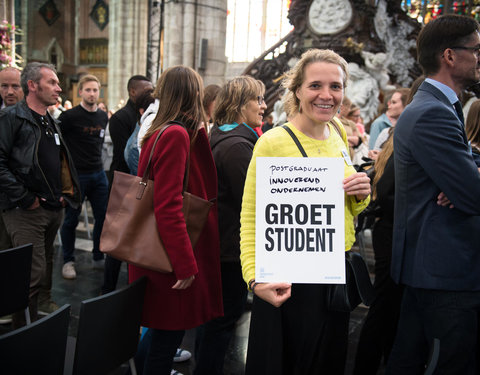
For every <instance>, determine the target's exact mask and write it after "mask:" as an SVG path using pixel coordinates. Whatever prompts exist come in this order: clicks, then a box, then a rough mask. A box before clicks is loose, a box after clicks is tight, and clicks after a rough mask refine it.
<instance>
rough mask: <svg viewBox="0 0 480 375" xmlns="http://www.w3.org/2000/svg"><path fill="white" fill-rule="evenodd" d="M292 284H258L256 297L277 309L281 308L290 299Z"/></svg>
mask: <svg viewBox="0 0 480 375" xmlns="http://www.w3.org/2000/svg"><path fill="white" fill-rule="evenodd" d="M291 293H292V284H289V283H257V284H256V286H255V295H256V296H258V297H260V298H261V299H263V300H264V301H266V302H268V303H270V304H271V305H273V306H275V307H280V306H281V305H283V303H284V302H285V301H286V300H287V299H289V298H290V296H291Z"/></svg>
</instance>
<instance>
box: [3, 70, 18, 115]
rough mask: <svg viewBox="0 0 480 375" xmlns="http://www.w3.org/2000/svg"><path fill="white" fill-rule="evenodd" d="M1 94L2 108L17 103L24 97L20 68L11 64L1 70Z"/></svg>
mask: <svg viewBox="0 0 480 375" xmlns="http://www.w3.org/2000/svg"><path fill="white" fill-rule="evenodd" d="M0 96H1V98H2V104H1V108H5V107H8V106H11V105H15V104H17V103H18V102H19V101H20V100H22V99H23V90H22V86H21V85H20V70H18V69H17V68H14V67H11V66H9V67H6V68H4V69H2V70H1V71H0Z"/></svg>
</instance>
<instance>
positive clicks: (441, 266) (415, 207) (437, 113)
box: [392, 82, 480, 291]
mask: <svg viewBox="0 0 480 375" xmlns="http://www.w3.org/2000/svg"><path fill="white" fill-rule="evenodd" d="M394 148H395V153H394V154H395V155H394V157H395V212H394V232H393V254H392V277H393V279H394V280H395V281H396V282H397V283H403V284H406V285H409V286H412V287H417V288H426V289H439V290H457V291H462V290H464V291H473V290H480V216H479V215H480V173H479V172H478V170H477V166H476V165H475V163H474V161H473V157H472V155H471V153H470V151H469V147H468V142H467V136H466V134H465V129H464V126H463V124H462V123H461V121H460V120H459V119H458V117H457V115H456V112H455V109H454V108H453V105H452V104H451V103H450V102H449V101H448V99H447V97H446V96H445V95H444V94H443V93H442V92H441V91H440V90H438V89H437V88H436V87H434V86H433V85H431V84H429V83H427V82H424V83H423V84H422V85H421V86H420V88H419V90H418V92H417V94H416V95H415V97H414V99H413V101H412V103H411V104H409V105H408V106H407V107H406V109H405V111H404V112H403V113H402V115H401V116H400V118H399V120H398V122H397V125H396V129H395V134H394ZM440 192H444V193H445V194H446V195H447V197H448V198H449V199H450V201H451V202H452V204H453V205H454V206H455V208H453V209H450V208H448V207H442V206H439V205H437V203H436V201H437V196H438V194H439V193H440Z"/></svg>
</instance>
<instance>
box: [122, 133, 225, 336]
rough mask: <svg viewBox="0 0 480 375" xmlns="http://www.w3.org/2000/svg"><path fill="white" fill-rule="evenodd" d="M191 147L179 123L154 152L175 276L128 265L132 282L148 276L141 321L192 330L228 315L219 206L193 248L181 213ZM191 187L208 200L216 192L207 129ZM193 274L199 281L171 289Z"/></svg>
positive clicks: (157, 201)
mask: <svg viewBox="0 0 480 375" xmlns="http://www.w3.org/2000/svg"><path fill="white" fill-rule="evenodd" d="M155 137H156V134H154V135H153V136H152V137H150V139H149V140H148V141H147V143H146V144H145V145H144V146H143V148H142V152H141V155H140V160H139V164H138V175H139V176H143V173H144V171H145V169H146V167H147V162H148V157H149V155H150V151H151V149H152V146H153V142H154V140H155ZM189 147H190V138H189V135H188V133H187V131H186V130H185V129H184V128H183V127H182V126H180V125H172V126H171V127H169V128H168V129H167V130H165V132H164V133H163V134H162V136H161V137H160V139H159V141H158V143H157V145H156V147H155V151H154V154H153V159H152V163H153V165H152V176H151V177H153V180H154V181H155V183H154V206H155V217H156V219H157V223H158V231H159V233H160V237H161V238H162V241H163V244H164V246H165V249H166V251H167V253H168V255H169V257H170V261H171V263H172V267H173V274H162V273H160V272H155V271H151V270H147V269H144V268H141V267H137V266H133V265H129V278H130V282H132V281H134V280H136V279H138V278H139V277H141V276H143V275H146V276H147V277H148V283H147V289H146V293H145V301H144V306H143V319H142V325H143V326H145V327H150V328H156V329H165V330H183V329H190V328H194V327H197V326H199V325H201V324H203V323H205V322H207V321H209V320H211V319H214V318H216V317H219V316H222V315H223V306H222V287H221V278H220V245H219V236H218V219H217V206H216V204H215V205H214V206H213V207H212V209H211V210H210V214H209V216H208V220H207V223H206V225H205V228H204V230H203V232H202V234H201V235H200V238H199V240H198V242H197V244H196V246H195V248H194V249H193V250H192V245H191V244H190V240H189V238H188V234H187V231H186V226H185V220H184V217H183V213H182V186H183V178H184V172H185V166H186V160H187V155H188V150H189ZM157 181H158V182H159V183H157ZM160 182H161V183H160ZM187 191H189V192H190V193H192V194H195V195H198V196H200V197H202V198H204V199H212V198H216V196H217V176H216V170H215V164H214V162H213V157H212V153H211V151H210V145H209V142H208V138H207V135H206V133H205V131H204V130H203V129H202V130H200V131H199V133H198V135H197V138H196V140H195V143H194V144H193V146H192V149H191V155H190V176H189V180H188V188H187ZM191 275H195V280H194V281H193V283H192V285H191V286H190V287H189V288H187V289H184V290H174V289H172V286H173V285H174V284H175V282H176V281H177V279H186V278H188V277H190V276H191Z"/></svg>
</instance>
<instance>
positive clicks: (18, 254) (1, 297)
mask: <svg viewBox="0 0 480 375" xmlns="http://www.w3.org/2000/svg"><path fill="white" fill-rule="evenodd" d="M32 248H33V246H32V244H27V245H23V246H19V247H15V248H13V249H8V250H2V251H0V316H3V315H7V314H11V313H14V312H17V311H20V310H22V309H25V308H27V307H28V294H29V291H30V272H31V269H32Z"/></svg>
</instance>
